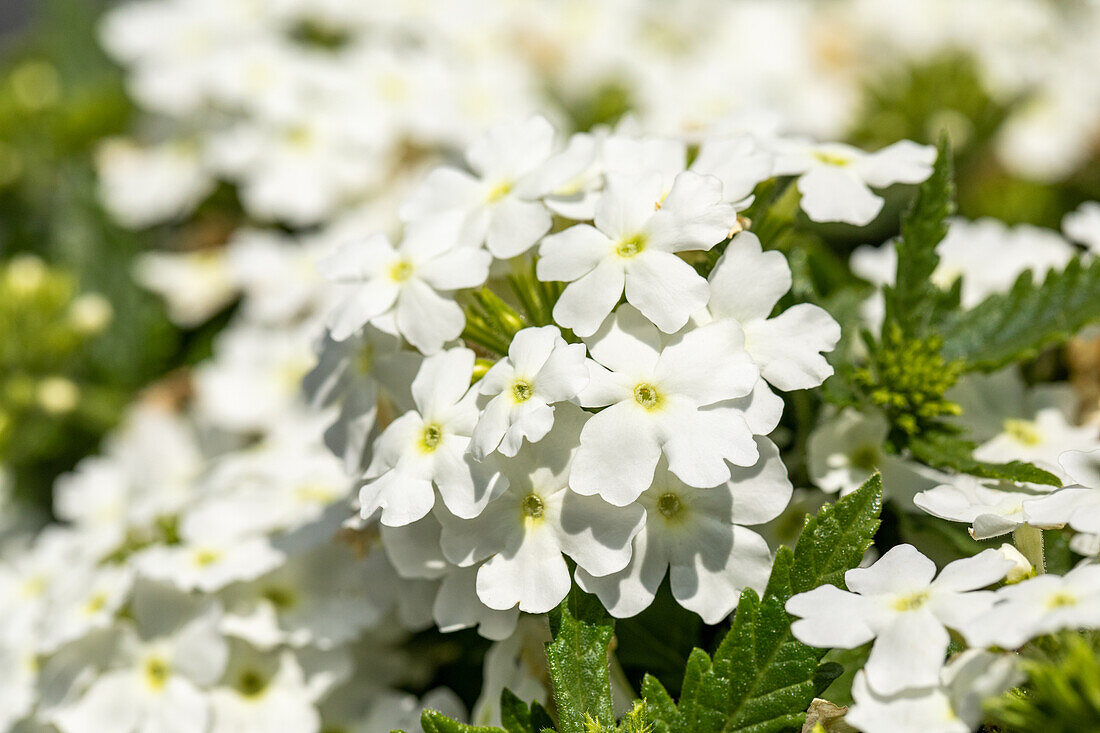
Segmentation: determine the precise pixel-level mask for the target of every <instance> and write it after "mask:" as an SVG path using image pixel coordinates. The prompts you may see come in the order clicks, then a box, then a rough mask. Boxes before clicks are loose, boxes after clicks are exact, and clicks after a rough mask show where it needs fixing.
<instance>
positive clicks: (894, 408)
mask: <svg viewBox="0 0 1100 733" xmlns="http://www.w3.org/2000/svg"><path fill="white" fill-rule="evenodd" d="M940 343H941V342H940V339H939V337H938V336H936V335H931V336H912V335H906V334H904V333H903V332H902V328H901V326H900V325H898V324H897V323H894V322H888V323H886V324H884V325H883V332H882V338H881V339H880V340H879V341H877V342H875V341H870V342H869V345H870V347H871V348H870V358H869V360H868V363H867V364H866V365H865V366H864V367H862V368H859V369H857V370H855V372H854V373H853V375H852V381H853V382H854V383H855V384H856V385H857V386H858V387H859V388H861V389H862V390H863V391H864V393H865V395H866V399H867V400H868V401H869V402H870V403H871V404H872V405H874V406H875V407H877V408H879V409H881V410H882V412H884V413H885V414H886V416H887V417H888V418H889V419H890V423H891V424H892V425H894V426H895V427H896V428H898V429H900V430H901V431H902V432H903V433H905V434H906V435H908V436H912V435H917V434H918V433H920V432H922V430H924V429H925V428H926V426H928V425H930V424H934V423H935V422H936V421H937V420H938V419H940V418H943V417H946V416H949V415H958V414H959V412H960V409H959V406H958V405H956V404H954V403H953V402H951V401H950V400H948V399H946V398H945V397H944V394H945V393H946V392H947V390H949V389H950V388H951V387H953V386H954V385H955V382H956V381H957V380H958V377H959V374H960V373H961V372H962V368H963V365H962V364H961V363H960V362H948V361H946V360H945V359H944V358H943V354H942V353H941V351H940Z"/></svg>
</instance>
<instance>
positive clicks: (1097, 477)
mask: <svg viewBox="0 0 1100 733" xmlns="http://www.w3.org/2000/svg"><path fill="white" fill-rule="evenodd" d="M1058 462H1059V464H1060V465H1061V466H1062V470H1063V471H1064V472H1065V473H1066V474H1067V475H1068V476H1069V478H1070V479H1071V480H1072V481H1073V484H1074V485H1072V486H1067V487H1066V488H1064V489H1059V490H1057V491H1055V492H1053V493H1051V494H1049V495H1047V496H1043V497H1036V498H1031V499H1030V501H1028V502H1026V503H1025V504H1024V511H1026V512H1027V514H1028V515H1029V516H1030V517H1032V519H1033V520H1034V522H1035V523H1036V524H1037V525H1039V526H1042V527H1060V526H1063V525H1067V524H1068V525H1069V526H1070V527H1072V528H1073V529H1075V530H1077V531H1078V532H1084V533H1086V534H1093V535H1095V534H1100V449H1097V450H1094V451H1091V452H1089V453H1085V452H1083V451H1066V452H1065V453H1063V454H1062V455H1061V457H1060V458H1059V459H1058ZM1086 554H1092V553H1086Z"/></svg>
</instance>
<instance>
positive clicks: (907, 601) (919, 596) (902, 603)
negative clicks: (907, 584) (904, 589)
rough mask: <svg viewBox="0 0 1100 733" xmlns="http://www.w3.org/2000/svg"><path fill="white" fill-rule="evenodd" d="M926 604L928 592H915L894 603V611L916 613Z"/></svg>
mask: <svg viewBox="0 0 1100 733" xmlns="http://www.w3.org/2000/svg"><path fill="white" fill-rule="evenodd" d="M927 602H928V591H923V590H921V591H917V592H916V593H910V594H909V595H907V596H902V597H900V598H898V599H897V600H896V601H894V609H895V610H897V611H916V610H917V609H918V608H920V607H921V606H923V605H924V604H925V603H927Z"/></svg>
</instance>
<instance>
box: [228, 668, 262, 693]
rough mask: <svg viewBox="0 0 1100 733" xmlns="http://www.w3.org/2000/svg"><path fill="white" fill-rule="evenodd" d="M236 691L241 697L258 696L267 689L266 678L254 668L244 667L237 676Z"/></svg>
mask: <svg viewBox="0 0 1100 733" xmlns="http://www.w3.org/2000/svg"><path fill="white" fill-rule="evenodd" d="M236 688H237V692H239V693H241V695H242V696H243V697H259V696H260V695H262V694H263V691H264V690H265V689H267V679H266V678H265V677H264V675H262V674H261V673H260V672H258V671H257V670H254V669H246V670H244V671H243V672H241V673H240V674H239V675H238V676H237V684H236Z"/></svg>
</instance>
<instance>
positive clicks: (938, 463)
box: [909, 432, 1062, 486]
mask: <svg viewBox="0 0 1100 733" xmlns="http://www.w3.org/2000/svg"><path fill="white" fill-rule="evenodd" d="M976 447H977V446H976V445H975V444H974V443H972V442H970V441H968V440H963V439H962V438H959V437H958V436H955V435H951V434H949V433H942V432H928V433H925V434H923V435H921V436H919V437H917V438H914V439H913V440H911V441H909V450H910V452H912V454H913V457H914V458H916V459H917V460H919V461H920V462H921V463H925V464H927V465H929V466H932V467H933V468H941V469H945V468H946V469H951V470H954V471H959V472H960V473H968V474H970V475H972V476H979V477H981V478H990V479H998V480H1001V481H1015V482H1019V483H1031V484H1044V485H1047V486H1061V485H1062V480H1061V479H1059V478H1058V477H1057V476H1055V475H1054V474H1052V473H1050V472H1049V471H1044V470H1043V469H1041V468H1039V467H1038V466H1035V465H1033V464H1031V463H1024V462H1023V461H1011V462H1009V463H985V462H984V461H979V460H977V459H975V458H974V455H973V453H974V449H975V448H976Z"/></svg>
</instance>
